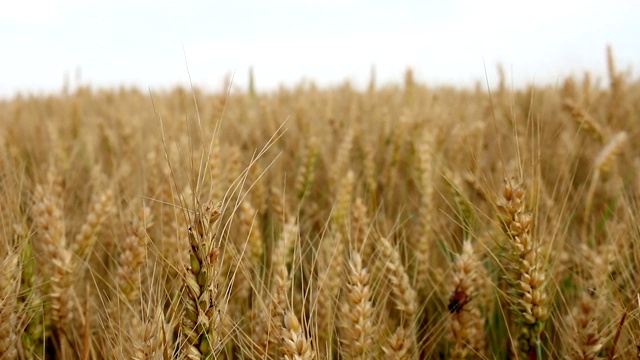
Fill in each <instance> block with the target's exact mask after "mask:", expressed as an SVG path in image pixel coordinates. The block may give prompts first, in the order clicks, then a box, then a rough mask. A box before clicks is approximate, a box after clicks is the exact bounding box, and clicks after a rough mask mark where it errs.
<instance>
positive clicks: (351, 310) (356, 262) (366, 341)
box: [340, 251, 375, 360]
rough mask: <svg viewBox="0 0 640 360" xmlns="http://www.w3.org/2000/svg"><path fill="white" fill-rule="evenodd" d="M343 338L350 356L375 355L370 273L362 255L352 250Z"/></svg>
mask: <svg viewBox="0 0 640 360" xmlns="http://www.w3.org/2000/svg"><path fill="white" fill-rule="evenodd" d="M340 325H341V326H340V338H341V340H342V342H343V346H344V351H345V355H346V356H345V357H346V358H347V359H353V360H355V359H357V360H365V359H370V358H371V357H372V355H373V354H374V351H373V349H372V348H373V346H374V341H373V339H374V334H375V325H374V320H373V304H372V301H371V290H370V288H369V273H368V272H367V269H366V268H365V267H364V266H363V264H362V258H361V257H360V254H358V253H357V252H355V251H352V252H351V257H350V259H349V263H348V274H347V295H346V299H345V301H344V302H343V303H342V312H341V317H340Z"/></svg>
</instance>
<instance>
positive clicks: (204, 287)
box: [181, 203, 221, 360]
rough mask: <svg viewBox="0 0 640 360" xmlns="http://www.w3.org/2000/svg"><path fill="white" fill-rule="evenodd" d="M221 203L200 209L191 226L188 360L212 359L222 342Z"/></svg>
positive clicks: (185, 326) (185, 295)
mask: <svg viewBox="0 0 640 360" xmlns="http://www.w3.org/2000/svg"><path fill="white" fill-rule="evenodd" d="M219 221H220V204H217V205H215V206H213V205H212V204H210V203H209V204H207V205H205V206H203V208H202V209H200V210H199V211H198V212H197V213H196V215H195V218H194V219H193V223H192V225H191V226H190V227H189V245H190V249H191V251H190V254H189V259H190V264H189V266H187V267H186V269H185V272H184V279H183V281H184V285H183V290H182V302H183V305H184V313H183V315H182V326H181V332H182V337H183V339H184V340H183V341H184V345H183V351H184V354H185V356H186V358H187V359H190V360H195V359H211V358H213V355H214V351H215V350H216V349H217V348H218V346H219V343H220V338H219V336H218V335H219V330H220V329H219V327H220V323H221V315H220V304H219V303H218V300H219V299H218V288H217V284H216V282H215V281H216V279H217V277H218V275H217V272H218V266H219V264H218V256H219V254H220V251H219V249H218V247H217V244H216V235H217V229H218V224H219Z"/></svg>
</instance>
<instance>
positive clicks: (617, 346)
mask: <svg viewBox="0 0 640 360" xmlns="http://www.w3.org/2000/svg"><path fill="white" fill-rule="evenodd" d="M607 55H608V65H609V67H608V77H606V78H603V79H598V78H595V77H593V76H592V75H590V74H588V73H587V74H584V75H583V76H575V77H569V78H566V79H563V80H562V81H559V82H558V84H557V85H555V86H546V87H543V86H531V87H528V88H526V89H522V90H518V89H511V88H510V87H509V86H508V85H507V83H508V80H507V79H506V78H505V77H504V75H502V76H501V78H500V79H498V80H499V85H497V86H496V87H494V88H490V87H487V86H485V85H483V84H482V83H480V84H479V85H477V86H476V87H475V88H474V89H466V90H465V89H455V88H447V87H437V88H435V87H429V86H427V85H424V84H419V83H417V82H416V81H415V80H414V77H413V74H412V72H411V71H410V70H407V72H406V76H405V79H404V83H402V84H400V85H388V86H378V85H376V84H375V83H374V82H373V81H372V82H371V84H370V85H369V87H368V89H365V90H356V89H355V88H354V87H352V86H350V85H349V84H348V83H345V84H343V85H340V86H335V87H331V88H318V87H316V86H314V85H313V84H312V83H301V84H300V85H299V86H297V87H295V88H281V89H280V90H277V91H272V92H266V93H260V92H256V91H254V89H252V88H250V89H249V90H248V91H232V92H228V93H224V92H222V93H205V92H203V91H200V90H198V89H184V88H176V89H174V90H171V91H165V92H143V91H139V90H136V89H129V88H120V89H112V90H96V89H91V88H89V87H80V88H78V89H76V90H74V91H68V90H67V91H61V92H60V93H58V94H55V95H47V96H45V95H41V96H26V95H22V96H16V97H14V98H12V99H11V100H4V101H1V102H0V127H1V131H0V169H1V171H0V190H1V191H2V199H3V201H2V207H1V208H0V220H1V225H0V226H1V230H2V231H1V233H0V236H1V239H0V245H1V246H0V263H1V264H2V266H1V268H0V358H2V359H45V358H47V359H65V360H66V359H438V358H440V359H597V358H605V359H614V358H617V359H623V358H635V357H636V356H640V350H638V349H640V313H639V305H640V294H639V293H640V288H639V286H640V282H639V278H638V276H637V272H638V266H639V264H640V248H639V245H640V232H639V228H638V220H639V219H638V218H636V216H638V215H639V214H638V211H639V210H640V209H639V207H638V201H637V199H638V196H639V195H640V148H638V144H637V143H636V142H635V141H634V140H633V139H635V138H638V136H640V125H637V124H640V81H639V80H638V79H634V78H633V77H632V76H631V74H630V72H623V71H620V70H618V69H617V68H616V66H615V61H614V58H613V55H612V54H611V51H610V50H609V51H608V53H607Z"/></svg>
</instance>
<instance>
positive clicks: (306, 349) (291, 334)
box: [280, 312, 314, 360]
mask: <svg viewBox="0 0 640 360" xmlns="http://www.w3.org/2000/svg"><path fill="white" fill-rule="evenodd" d="M281 332H282V337H281V348H280V350H281V352H282V354H283V359H284V360H312V359H313V358H314V353H313V349H312V348H311V341H310V340H309V339H307V336H306V335H305V333H304V329H303V328H302V326H301V325H300V322H299V321H298V318H297V317H296V315H295V314H294V313H292V312H287V313H286V314H285V315H284V327H283V328H282V330H281Z"/></svg>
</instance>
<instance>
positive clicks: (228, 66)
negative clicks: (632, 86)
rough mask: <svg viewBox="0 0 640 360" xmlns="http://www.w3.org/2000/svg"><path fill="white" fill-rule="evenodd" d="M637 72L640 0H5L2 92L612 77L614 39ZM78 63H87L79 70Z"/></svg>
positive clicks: (0, 22)
mask: <svg viewBox="0 0 640 360" xmlns="http://www.w3.org/2000/svg"><path fill="white" fill-rule="evenodd" d="M607 44H611V45H612V46H613V50H614V53H615V55H616V58H617V60H618V63H619V65H620V67H621V68H632V69H633V74H634V76H636V77H637V74H638V68H639V67H640V0H624V1H623V0H613V1H562V0H553V1H550V0H538V1H499V0H482V1H477V0H455V1H448V2H447V1H402V0H400V1H364V0H351V1H350V0H345V1H337V0H329V1H319V0H318V1H312V0H270V1H258V0H255V1H248V0H243V1H224V2H215V1H162V0H155V1H143V0H135V1H134V0H127V1H122V0H116V1H113V0H112V1H104V2H96V1H78V0H60V1H31V0H26V1H25V0H20V1H3V2H2V3H1V4H0V49H1V50H0V96H3V97H6V96H10V95H11V94H13V93H15V92H16V91H29V92H34V91H35V92H40V91H56V90H59V89H61V87H62V84H63V82H64V79H65V76H67V77H68V78H69V79H70V80H71V85H72V86H74V85H75V84H76V81H77V80H78V76H77V74H79V75H80V77H79V78H80V80H81V82H82V83H83V84H91V85H95V86H117V85H120V84H127V85H132V84H133V85H137V86H140V87H142V88H144V89H146V88H147V87H151V88H152V89H154V88H155V89H165V88H168V87H170V86H172V85H175V84H187V83H188V75H187V65H188V68H189V70H190V72H191V77H192V80H193V82H194V84H196V85H198V86H203V87H205V88H207V89H212V90H218V89H220V88H221V87H222V84H223V79H224V77H225V75H226V74H230V73H233V72H234V71H235V79H234V84H235V85H236V87H237V88H238V89H242V88H246V86H247V78H248V76H247V74H248V69H249V67H253V68H254V72H255V78H256V85H257V86H258V87H259V88H260V89H265V90H268V89H273V88H276V87H277V86H278V85H279V84H281V83H282V84H285V85H292V84H295V83H297V82H299V81H300V79H302V78H305V79H310V80H314V81H315V82H317V83H318V84H321V85H327V84H335V83H339V82H341V81H343V80H345V79H351V80H352V81H353V82H354V83H355V84H356V85H363V84H366V83H367V81H368V79H369V76H370V72H371V67H372V66H375V69H376V74H377V79H378V82H379V83H384V82H391V81H396V82H399V81H402V76H403V73H404V70H405V69H406V68H407V67H412V68H413V69H414V71H415V74H416V76H417V77H418V79H419V80H420V81H426V82H428V83H431V84H453V85H472V84H473V83H474V82H475V81H476V80H483V79H484V76H485V72H484V65H483V61H484V63H486V66H487V75H488V76H489V78H490V79H491V80H495V79H496V71H495V69H496V63H498V62H501V63H503V64H504V66H505V68H506V70H507V72H508V74H509V76H510V77H512V80H513V82H514V84H515V85H516V86H517V85H522V84H526V83H529V82H535V83H549V82H552V83H553V82H555V81H556V80H557V79H558V78H560V77H562V76H564V75H567V74H570V73H578V74H579V73H582V72H583V71H585V70H592V71H595V72H597V73H600V74H604V71H605V69H606V67H605V47H606V45H607ZM78 69H80V71H78Z"/></svg>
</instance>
